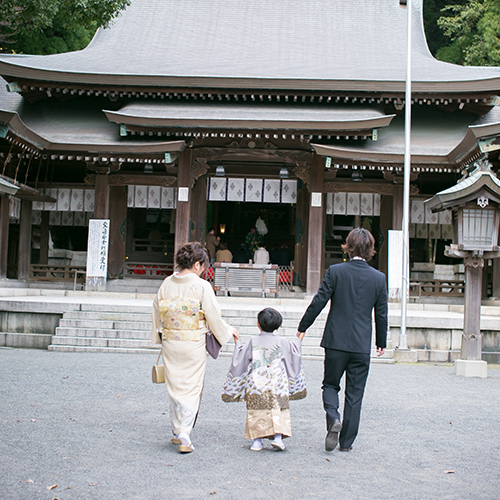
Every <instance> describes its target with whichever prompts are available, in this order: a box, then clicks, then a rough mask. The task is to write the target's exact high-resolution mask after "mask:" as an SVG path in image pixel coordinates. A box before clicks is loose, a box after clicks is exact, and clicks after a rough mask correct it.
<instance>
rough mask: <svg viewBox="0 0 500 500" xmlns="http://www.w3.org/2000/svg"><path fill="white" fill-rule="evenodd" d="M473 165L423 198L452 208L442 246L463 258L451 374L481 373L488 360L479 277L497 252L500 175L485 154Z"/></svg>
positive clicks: (435, 205) (439, 208) (434, 206)
mask: <svg viewBox="0 0 500 500" xmlns="http://www.w3.org/2000/svg"><path fill="white" fill-rule="evenodd" d="M473 166H474V167H475V168H474V170H473V171H472V172H470V173H469V175H468V176H467V177H464V178H463V179H461V180H460V181H459V182H458V183H457V184H456V185H455V186H453V187H451V188H449V189H446V190H444V191H441V192H440V193H437V194H436V195H434V196H433V197H432V198H430V199H429V200H426V201H425V204H426V206H427V207H428V208H430V210H431V211H432V212H440V211H442V210H447V209H449V210H451V211H452V214H453V244H452V245H450V246H447V247H446V250H445V255H447V256H448V257H456V258H460V259H464V265H465V300H464V330H463V335H462V346H461V355H460V359H459V360H456V361H455V373H456V374H457V375H464V376H466V377H483V378H485V377H486V376H487V363H486V361H482V359H481V351H482V341H481V330H480V319H481V295H482V277H483V267H484V261H485V259H495V258H498V257H500V247H499V246H498V228H499V225H500V180H499V179H498V178H497V176H496V175H495V173H494V172H493V171H492V169H491V164H490V163H489V162H488V161H487V159H482V160H479V161H478V162H476V163H474V165H473Z"/></svg>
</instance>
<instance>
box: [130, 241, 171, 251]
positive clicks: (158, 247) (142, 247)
mask: <svg viewBox="0 0 500 500" xmlns="http://www.w3.org/2000/svg"><path fill="white" fill-rule="evenodd" d="M166 248H167V242H166V241H164V240H145V239H137V238H136V239H134V242H133V251H134V252H145V253H163V252H165V250H166Z"/></svg>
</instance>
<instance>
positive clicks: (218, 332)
mask: <svg viewBox="0 0 500 500" xmlns="http://www.w3.org/2000/svg"><path fill="white" fill-rule="evenodd" d="M201 305H202V309H203V313H204V314H205V319H206V320H207V324H208V328H210V330H211V331H212V333H213V334H214V336H215V338H216V339H217V340H218V342H219V344H220V345H224V344H225V343H226V342H227V341H229V340H230V339H231V335H232V333H233V330H234V328H233V327H232V326H230V325H228V324H227V323H226V322H225V321H224V320H223V319H222V315H221V310H220V307H219V304H218V303H217V299H216V298H215V294H214V291H213V290H212V285H210V284H209V283H208V282H206V281H205V282H204V287H203V298H202V301H201Z"/></svg>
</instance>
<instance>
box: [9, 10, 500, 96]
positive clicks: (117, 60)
mask: <svg viewBox="0 0 500 500" xmlns="http://www.w3.org/2000/svg"><path fill="white" fill-rule="evenodd" d="M412 3H413V9H414V12H413V15H412V17H413V52H412V54H413V56H412V57H413V70H412V71H413V74H412V76H413V81H414V84H413V89H414V91H415V92H419V91H422V92H423V91H428V92H431V91H432V92H464V91H478V90H483V91H496V90H497V89H500V68H492V67H481V68H479V67H461V66H456V65H452V64H448V63H444V62H440V61H437V60H435V59H434V58H433V57H432V55H431V54H430V52H429V50H428V48H427V44H426V41H425V36H424V32H423V25H422V12H421V11H422V0H414V1H413V2H412ZM406 13H407V11H406V8H405V7H403V6H401V5H400V2H399V0H376V1H374V0H307V1H304V0H272V1H271V0H253V1H251V2H249V1H248V0H184V1H179V0H133V1H132V4H131V5H130V6H129V7H128V8H127V10H126V11H125V12H123V13H122V14H121V15H120V16H119V17H118V18H117V19H116V21H115V22H114V24H113V25H112V26H111V28H109V29H102V30H99V32H98V33H97V34H96V36H95V38H94V40H93V41H92V42H91V44H90V45H89V46H88V47H87V48H86V49H84V50H82V51H78V52H71V53H66V54H56V55H50V56H30V57H22V58H21V57H8V56H2V57H1V58H0V74H1V75H4V76H7V77H9V79H12V78H19V79H21V78H25V79H38V80H44V81H55V82H82V83H94V84H113V85H123V86H126V85H139V86H184V87H191V88H197V87H214V88H247V89H252V88H256V89H295V90H297V89H308V90H346V91H348V90H357V91H371V92H378V91H396V92H400V91H403V90H404V80H405V76H406V70H405V68H406Z"/></svg>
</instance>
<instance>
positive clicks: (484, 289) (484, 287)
mask: <svg viewBox="0 0 500 500" xmlns="http://www.w3.org/2000/svg"><path fill="white" fill-rule="evenodd" d="M488 268H489V262H488V260H487V259H485V261H484V267H483V277H482V286H481V297H482V298H483V299H487V298H488V281H489V279H488V278H489V276H488V274H489V273H488Z"/></svg>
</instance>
